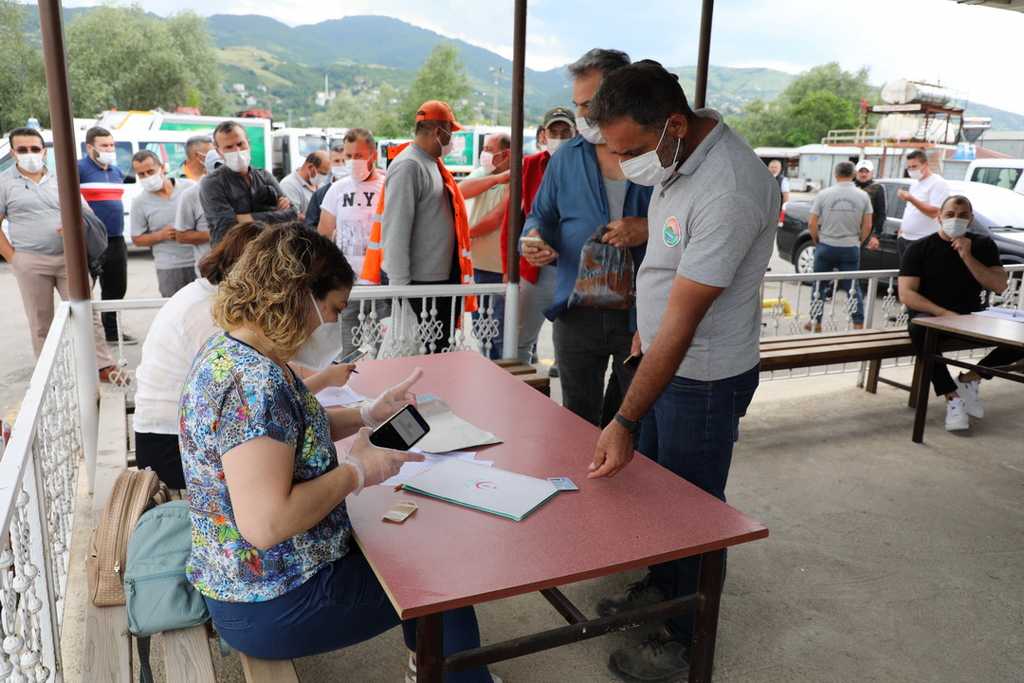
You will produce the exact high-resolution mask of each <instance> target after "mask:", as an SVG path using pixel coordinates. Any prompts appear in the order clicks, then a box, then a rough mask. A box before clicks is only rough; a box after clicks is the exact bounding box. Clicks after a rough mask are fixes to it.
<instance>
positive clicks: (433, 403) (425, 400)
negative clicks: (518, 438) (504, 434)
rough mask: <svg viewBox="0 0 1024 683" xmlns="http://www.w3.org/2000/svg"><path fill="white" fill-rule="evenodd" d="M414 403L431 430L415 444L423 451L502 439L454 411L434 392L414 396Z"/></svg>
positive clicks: (480, 444) (440, 449)
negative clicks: (432, 393)
mask: <svg viewBox="0 0 1024 683" xmlns="http://www.w3.org/2000/svg"><path fill="white" fill-rule="evenodd" d="M416 407H417V408H418V409H419V411H420V414H421V415H422V416H423V419H425V420H426V421H427V424H429V425H430V431H429V432H428V433H427V435H426V436H425V437H423V439H422V440H421V441H420V442H419V443H418V444H416V445H417V446H418V447H419V448H421V449H422V450H424V451H426V452H430V453H447V452H449V451H457V450H461V449H464V448H473V447H474V446H489V445H491V444H495V443H501V439H499V438H498V437H496V436H495V435H494V434H491V433H490V432H485V431H484V430H482V429H480V428H479V427H477V426H475V425H473V424H470V423H469V422H466V421H465V420H463V419H462V418H461V417H459V416H458V415H456V414H455V413H454V412H452V409H451V408H449V407H448V404H447V403H445V402H444V401H442V400H441V399H440V398H438V397H436V396H430V395H421V396H419V397H417V401H416Z"/></svg>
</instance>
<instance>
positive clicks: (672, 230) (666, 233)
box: [661, 216, 683, 247]
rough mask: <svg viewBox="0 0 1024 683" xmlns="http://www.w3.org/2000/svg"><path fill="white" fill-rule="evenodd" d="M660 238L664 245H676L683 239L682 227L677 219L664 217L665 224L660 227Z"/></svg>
mask: <svg viewBox="0 0 1024 683" xmlns="http://www.w3.org/2000/svg"><path fill="white" fill-rule="evenodd" d="M661 239H662V241H663V242H664V243H665V246H666V247H678V246H679V243H680V242H682V241H683V229H682V228H681V227H680V226H679V219H677V218H676V217H675V216H669V217H668V218H666V219H665V226H664V227H663V228H662V229H661Z"/></svg>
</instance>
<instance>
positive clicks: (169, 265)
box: [132, 150, 196, 297]
mask: <svg viewBox="0 0 1024 683" xmlns="http://www.w3.org/2000/svg"><path fill="white" fill-rule="evenodd" d="M132 168H133V169H134V170H135V175H136V177H137V178H138V179H139V183H140V184H141V185H142V190H143V192H142V194H140V195H139V196H138V197H136V198H135V201H133V202H132V242H134V243H135V244H137V245H139V246H140V247H152V249H153V263H154V265H155V266H156V279H157V283H158V284H159V286H160V296H163V297H172V296H174V294H175V292H177V291H178V290H179V289H181V288H182V287H184V286H185V285H187V284H188V283H190V282H192V281H193V280H195V279H196V259H195V253H194V252H193V249H192V245H191V244H179V243H178V235H179V234H180V233H179V232H178V230H177V229H175V227H174V226H175V221H176V215H175V214H176V213H177V211H178V204H179V202H180V201H181V196H182V194H183V193H184V192H185V190H186V189H188V188H189V187H191V186H192V185H193V183H192V181H191V180H185V179H184V178H168V177H166V176H165V175H164V173H163V164H162V163H161V161H160V157H158V156H157V155H156V154H154V153H153V152H151V151H150V150H143V151H141V152H137V153H136V154H135V156H134V157H132Z"/></svg>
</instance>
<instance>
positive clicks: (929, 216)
mask: <svg viewBox="0 0 1024 683" xmlns="http://www.w3.org/2000/svg"><path fill="white" fill-rule="evenodd" d="M907 173H908V174H909V175H910V178H911V180H913V181H914V182H913V183H912V184H911V185H910V189H909V190H900V191H899V192H897V193H896V195H897V196H898V197H899V198H900V199H902V200H904V201H905V202H906V203H907V208H906V209H905V210H904V211H903V222H902V224H901V225H900V234H899V237H898V239H897V240H896V251H897V252H898V253H899V256H900V262H901V263H902V261H903V254H904V252H906V250H907V247H909V246H910V244H911V243H912V242H916V241H917V240H919V239H921V238H922V237H928V236H929V235H931V234H932V233H934V232H935V231H936V230H938V225H939V224H938V221H937V219H936V217H937V216H938V215H939V207H941V206H942V202H944V201H946V197H948V196H949V185H947V184H946V180H945V179H944V178H943V177H942V176H940V175H939V174H938V173H932V169H931V167H930V166H929V164H928V157H927V156H926V155H925V153H924V152H923V151H921V150H919V149H915V150H914V151H913V152H911V153H910V154H908V155H907Z"/></svg>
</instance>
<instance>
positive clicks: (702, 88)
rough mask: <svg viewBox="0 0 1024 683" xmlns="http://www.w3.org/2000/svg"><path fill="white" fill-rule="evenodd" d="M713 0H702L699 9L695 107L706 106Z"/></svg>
mask: <svg viewBox="0 0 1024 683" xmlns="http://www.w3.org/2000/svg"><path fill="white" fill-rule="evenodd" d="M714 9H715V0H703V4H702V5H701V10H700V46H699V47H698V48H697V83H696V85H695V87H694V93H693V105H694V108H696V109H701V108H703V107H706V106H707V96H708V68H709V62H708V60H709V58H710V56H711V14H712V12H713V11H714Z"/></svg>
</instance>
